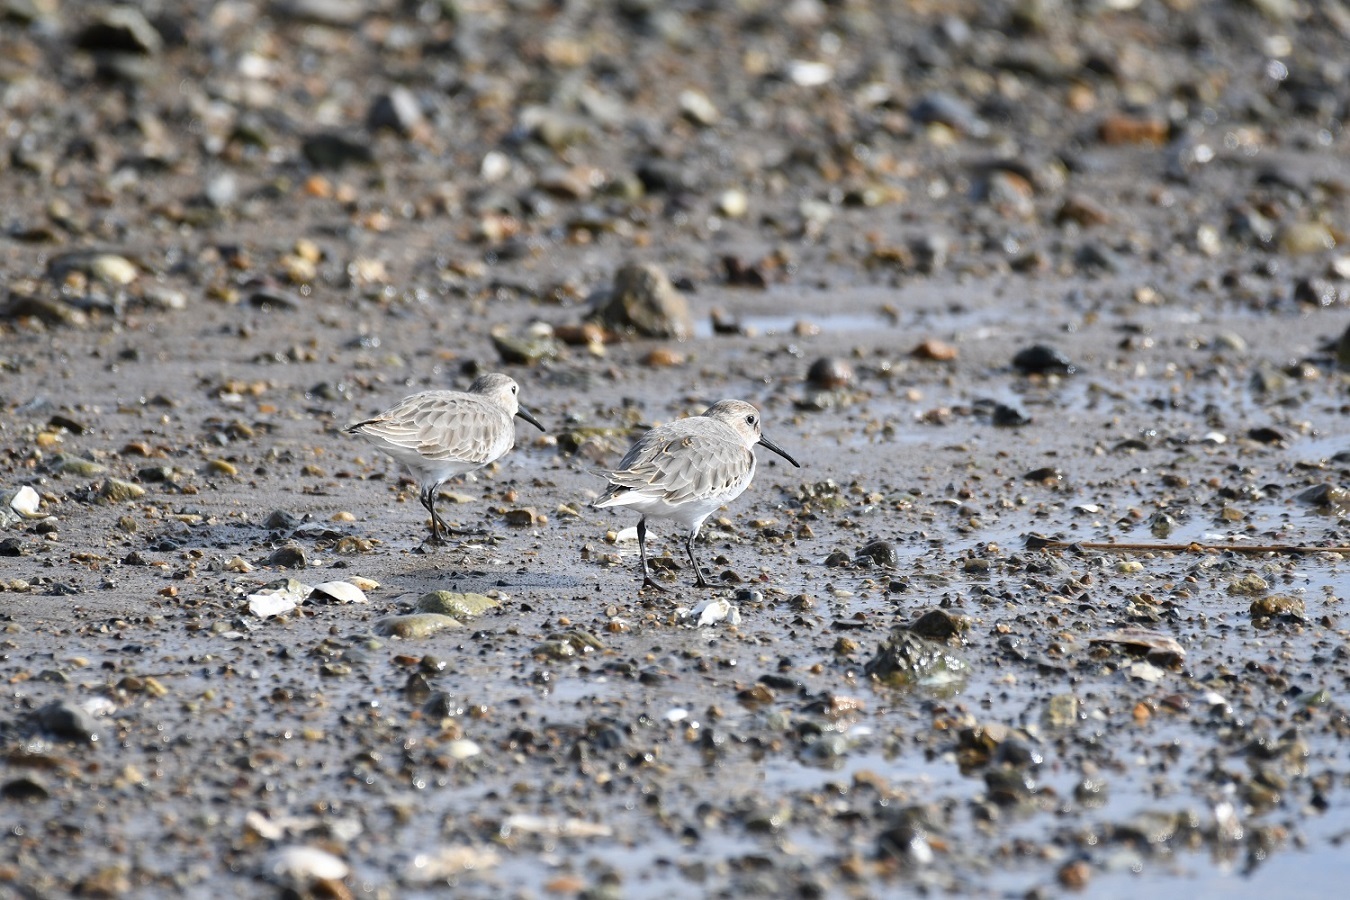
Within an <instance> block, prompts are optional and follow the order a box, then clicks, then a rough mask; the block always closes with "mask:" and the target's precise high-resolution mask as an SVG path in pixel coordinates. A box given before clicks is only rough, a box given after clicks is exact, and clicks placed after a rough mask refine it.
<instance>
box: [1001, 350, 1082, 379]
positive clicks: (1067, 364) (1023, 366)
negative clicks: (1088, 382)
mask: <svg viewBox="0 0 1350 900" xmlns="http://www.w3.org/2000/svg"><path fill="white" fill-rule="evenodd" d="M1013 368H1015V369H1017V371H1019V372H1021V373H1022V374H1023V375H1072V374H1074V373H1075V372H1077V371H1078V367H1077V366H1075V365H1074V364H1073V362H1072V361H1071V360H1070V359H1069V357H1067V356H1065V355H1064V353H1063V352H1062V351H1060V350H1057V349H1055V348H1054V347H1049V346H1046V345H1045V344H1034V345H1032V346H1030V347H1027V348H1026V349H1023V350H1019V351H1017V354H1016V355H1015V356H1014V357H1013Z"/></svg>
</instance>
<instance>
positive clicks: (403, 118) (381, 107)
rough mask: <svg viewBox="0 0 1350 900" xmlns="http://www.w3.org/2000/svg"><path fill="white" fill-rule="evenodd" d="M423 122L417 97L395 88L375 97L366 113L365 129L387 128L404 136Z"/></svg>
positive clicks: (408, 91) (410, 92)
mask: <svg viewBox="0 0 1350 900" xmlns="http://www.w3.org/2000/svg"><path fill="white" fill-rule="evenodd" d="M425 121H426V120H425V119H423V117H422V105H421V104H420V103H418V102H417V96H416V95H415V94H413V92H412V91H410V90H408V89H407V88H405V87H396V88H394V89H393V90H391V91H390V92H389V93H387V94H381V95H380V96H378V97H376V98H375V101H374V102H373V103H371V104H370V111H369V112H368V113H366V127H367V128H369V129H370V130H371V131H378V130H379V129H381V128H387V129H389V130H390V131H394V132H397V133H398V134H401V135H404V136H407V135H410V134H412V133H414V132H415V131H417V130H418V129H419V128H421V127H422V126H423V125H424V124H425Z"/></svg>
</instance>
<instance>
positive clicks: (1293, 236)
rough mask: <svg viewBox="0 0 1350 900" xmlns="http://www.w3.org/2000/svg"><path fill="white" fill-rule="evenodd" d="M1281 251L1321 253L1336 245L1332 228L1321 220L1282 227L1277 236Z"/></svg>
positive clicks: (1290, 253)
mask: <svg viewBox="0 0 1350 900" xmlns="http://www.w3.org/2000/svg"><path fill="white" fill-rule="evenodd" d="M1275 241H1276V244H1277V245H1278V246H1279V248H1280V252H1282V253H1286V254H1289V255H1290V256H1296V255H1301V254H1305V253H1321V252H1323V251H1326V250H1331V249H1332V248H1334V247H1335V246H1336V237H1335V235H1333V234H1332V233H1331V229H1330V228H1328V227H1327V226H1325V225H1323V224H1322V223H1321V222H1294V223H1291V224H1289V225H1286V226H1284V227H1283V228H1281V229H1280V231H1279V234H1278V235H1276V238H1275Z"/></svg>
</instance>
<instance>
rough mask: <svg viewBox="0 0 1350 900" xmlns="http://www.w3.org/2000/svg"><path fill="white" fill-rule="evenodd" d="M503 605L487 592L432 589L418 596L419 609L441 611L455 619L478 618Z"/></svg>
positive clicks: (422, 610) (429, 611) (420, 610)
mask: <svg viewBox="0 0 1350 900" xmlns="http://www.w3.org/2000/svg"><path fill="white" fill-rule="evenodd" d="M498 606H501V604H500V603H498V602H497V601H496V600H494V599H492V598H491V597H489V596H487V595H485V594H461V593H457V592H455V591H431V592H430V593H427V594H423V595H422V596H421V597H418V598H417V607H416V609H417V611H418V612H424V613H439V614H440V615H444V616H451V617H453V618H455V619H461V620H462V619H476V618H478V617H479V616H481V615H483V613H485V612H487V611H488V610H490V609H496V608H497V607H498Z"/></svg>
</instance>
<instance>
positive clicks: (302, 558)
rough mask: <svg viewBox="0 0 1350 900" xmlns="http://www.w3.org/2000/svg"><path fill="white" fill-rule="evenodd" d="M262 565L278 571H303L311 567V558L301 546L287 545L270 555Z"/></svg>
mask: <svg viewBox="0 0 1350 900" xmlns="http://www.w3.org/2000/svg"><path fill="white" fill-rule="evenodd" d="M262 565H264V566H275V567H276V568H278V569H303V568H305V567H306V566H308V565H309V556H308V554H306V553H305V548H304V547H301V546H300V545H299V544H286V545H284V546H281V547H278V548H277V549H275V550H273V551H272V552H271V553H269V554H268V555H267V556H266V557H265V558H264V559H263V560H262Z"/></svg>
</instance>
